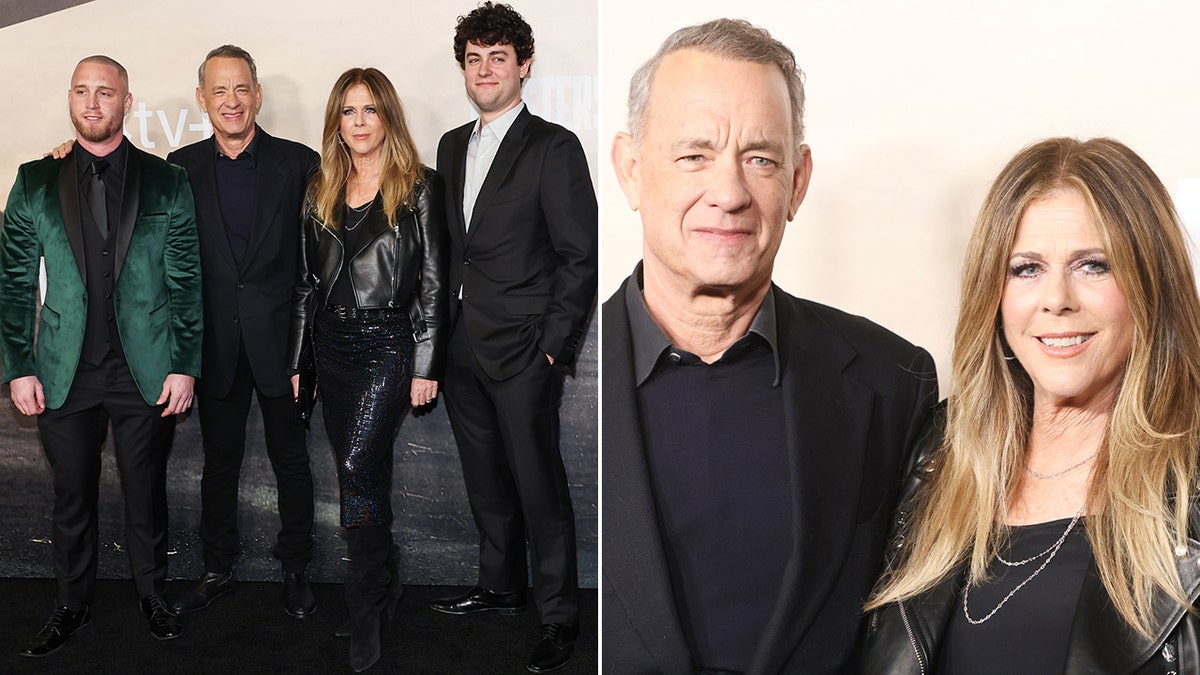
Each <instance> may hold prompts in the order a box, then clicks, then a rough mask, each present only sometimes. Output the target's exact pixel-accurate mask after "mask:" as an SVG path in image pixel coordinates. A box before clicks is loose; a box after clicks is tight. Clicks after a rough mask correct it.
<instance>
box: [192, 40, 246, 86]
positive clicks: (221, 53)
mask: <svg viewBox="0 0 1200 675" xmlns="http://www.w3.org/2000/svg"><path fill="white" fill-rule="evenodd" d="M217 57H225V58H230V59H241V60H243V61H245V62H246V65H248V66H250V83H251V84H253V85H255V86H258V66H257V65H255V64H254V57H253V56H250V52H248V51H246V50H245V49H242V48H241V47H238V46H237V45H221V46H220V47H217V48H216V49H214V50H212V51H211V52H209V53H208V55H207V56H205V57H204V61H202V62H201V63H200V71H199V82H200V86H201V87H203V86H204V67H205V66H207V65H208V62H209V60H210V59H215V58H217Z"/></svg>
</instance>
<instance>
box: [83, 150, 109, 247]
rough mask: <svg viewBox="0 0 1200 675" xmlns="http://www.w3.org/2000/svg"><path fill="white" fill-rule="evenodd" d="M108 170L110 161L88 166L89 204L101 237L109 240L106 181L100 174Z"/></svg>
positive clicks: (95, 161) (97, 162)
mask: <svg viewBox="0 0 1200 675" xmlns="http://www.w3.org/2000/svg"><path fill="white" fill-rule="evenodd" d="M107 168H108V160H106V159H97V160H94V161H93V162H92V163H91V164H89V165H88V173H89V174H90V177H89V178H88V181H87V204H88V210H89V211H91V212H92V220H94V221H96V227H97V229H99V230H100V236H101V237H104V238H105V239H107V238H108V202H107V200H106V199H105V195H104V181H103V180H102V179H101V178H100V174H102V173H104V170H105V169H107Z"/></svg>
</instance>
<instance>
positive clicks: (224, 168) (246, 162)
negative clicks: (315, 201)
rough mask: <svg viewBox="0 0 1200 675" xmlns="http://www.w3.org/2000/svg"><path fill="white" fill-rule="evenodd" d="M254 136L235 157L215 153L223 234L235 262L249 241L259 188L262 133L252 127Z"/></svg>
mask: <svg viewBox="0 0 1200 675" xmlns="http://www.w3.org/2000/svg"><path fill="white" fill-rule="evenodd" d="M254 131H255V133H254V137H253V138H251V139H250V144H249V145H247V146H246V147H245V148H244V149H243V150H242V151H241V153H239V154H238V156H237V157H236V158H233V157H228V156H226V155H224V154H223V153H222V152H221V146H220V145H218V144H216V143H214V144H213V147H215V148H216V152H217V161H216V167H217V201H218V202H220V205H221V220H223V221H225V234H226V236H228V237H229V247H230V248H231V249H233V258H234V260H236V261H237V263H238V265H241V264H242V258H244V257H245V256H246V247H247V246H248V245H249V244H250V227H251V225H252V224H253V223H254V195H255V193H256V192H257V191H258V160H257V156H258V139H259V137H260V136H261V135H262V134H260V133H258V127H255V130H254Z"/></svg>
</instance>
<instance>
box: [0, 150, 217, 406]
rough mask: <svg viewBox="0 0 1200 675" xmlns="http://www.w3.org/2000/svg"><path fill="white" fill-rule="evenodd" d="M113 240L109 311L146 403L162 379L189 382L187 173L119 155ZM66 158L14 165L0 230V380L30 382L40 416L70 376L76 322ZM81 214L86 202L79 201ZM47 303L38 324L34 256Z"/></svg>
mask: <svg viewBox="0 0 1200 675" xmlns="http://www.w3.org/2000/svg"><path fill="white" fill-rule="evenodd" d="M124 193H125V194H124V196H123V198H122V203H121V216H120V218H119V222H118V223H117V232H116V237H115V251H114V253H115V255H116V258H115V261H114V267H115V275H116V277H117V278H116V280H115V283H114V289H113V305H114V308H115V310H116V322H117V332H118V334H119V335H120V338H121V346H122V348H123V349H124V352H125V357H126V360H127V361H128V363H129V370H130V372H131V373H132V374H133V379H134V381H135V382H136V383H137V386H138V389H139V390H140V391H141V393H142V397H143V398H144V399H145V400H146V403H148V404H151V405H153V404H154V402H155V401H157V400H158V397H159V395H160V394H161V393H162V385H163V381H164V380H165V379H166V376H167V375H168V374H170V373H178V374H181V375H191V376H193V377H195V376H199V375H200V340H201V318H202V317H201V312H202V309H201V308H202V301H201V294H200V249H199V243H198V239H197V234H196V216H195V208H194V206H193V203H192V191H191V188H190V187H188V182H187V173H186V172H185V171H184V170H183V169H181V168H179V167H177V166H174V165H172V164H168V163H167V162H166V161H164V160H162V159H160V158H158V157H155V156H153V155H150V154H147V153H145V152H142V151H141V150H138V149H137V148H134V147H132V146H131V147H130V148H129V159H128V163H127V165H126V168H125V190H124ZM80 206H81V201H80V196H79V188H78V177H77V174H76V169H75V156H74V154H71V155H68V156H67V157H66V158H65V159H62V160H56V159H53V158H50V157H47V158H44V159H40V160H37V161H34V162H29V163H27V164H23V165H21V167H20V169H19V170H18V172H17V180H16V183H15V184H14V185H13V189H12V192H11V193H10V194H9V197H8V206H7V207H6V208H5V214H4V227H3V229H0V368H2V369H3V372H2V374H3V378H4V379H3V381H4V382H9V381H11V380H13V379H15V378H18V377H24V376H27V375H37V377H38V379H39V380H40V381H41V384H42V388H43V391H44V393H45V397H46V407H47V408H58V407H61V406H62V404H63V402H64V401H65V400H66V398H67V393H68V392H69V391H70V389H71V383H72V381H73V380H74V379H75V371H76V368H77V367H78V365H79V358H80V354H81V353H82V349H83V332H84V327H85V324H86V319H87V292H88V291H87V287H86V283H85V281H84V280H85V279H86V276H85V274H84V271H85V269H86V267H85V265H86V259H85V255H84V250H83V229H82V228H83V223H82V221H81V219H80ZM84 208H86V205H84ZM43 257H44V258H45V264H46V295H45V300H44V302H43V304H42V311H41V317H40V321H38V322H37V333H36V334H37V345H36V348H35V345H34V334H35V333H34V322H35V316H37V313H36V310H37V287H38V270H39V265H38V261H39V258H43Z"/></svg>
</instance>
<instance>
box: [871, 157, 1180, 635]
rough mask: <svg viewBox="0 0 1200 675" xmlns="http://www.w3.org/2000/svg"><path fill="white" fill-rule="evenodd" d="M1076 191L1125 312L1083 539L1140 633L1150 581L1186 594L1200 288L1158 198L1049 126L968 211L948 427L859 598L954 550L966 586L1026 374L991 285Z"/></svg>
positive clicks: (1024, 401) (1135, 165)
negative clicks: (896, 548) (903, 522)
mask: <svg viewBox="0 0 1200 675" xmlns="http://www.w3.org/2000/svg"><path fill="white" fill-rule="evenodd" d="M1064 189H1066V190H1074V191H1077V192H1078V193H1079V194H1080V195H1082V196H1083V198H1084V200H1085V201H1086V202H1087V203H1088V205H1089V207H1090V209H1091V212H1092V216H1093V218H1094V220H1095V223H1096V226H1097V228H1098V229H1099V232H1100V237H1101V241H1102V242H1103V244H1104V249H1105V251H1106V253H1107V255H1108V258H1109V261H1110V264H1111V268H1112V271H1113V274H1114V276H1115V278H1116V282H1117V285H1118V287H1119V288H1120V289H1121V291H1122V292H1123V293H1124V295H1125V299H1126V302H1127V304H1128V306H1129V310H1130V313H1131V314H1132V316H1133V322H1134V337H1133V346H1132V350H1131V354H1130V357H1129V362H1128V364H1127V367H1126V370H1125V373H1124V377H1123V381H1122V383H1121V387H1120V392H1119V393H1118V395H1117V398H1116V401H1115V405H1114V409H1113V413H1112V419H1111V421H1110V423H1109V428H1108V431H1107V437H1106V439H1105V441H1104V444H1103V448H1102V452H1101V454H1100V456H1099V458H1098V460H1097V464H1096V466H1095V470H1094V474H1093V477H1092V482H1091V485H1090V487H1089V489H1088V495H1087V509H1088V513H1089V515H1088V517H1087V528H1088V540H1089V542H1090V543H1091V547H1092V553H1093V556H1094V558H1095V560H1096V564H1097V567H1098V568H1099V571H1100V577H1101V579H1102V581H1103V582H1104V587H1105V589H1106V590H1107V591H1108V596H1109V598H1110V600H1111V601H1112V603H1113V606H1114V607H1115V608H1116V609H1117V611H1118V612H1119V613H1120V614H1121V616H1122V617H1123V618H1124V619H1125V620H1126V621H1127V622H1128V623H1129V625H1130V626H1131V627H1133V628H1134V629H1135V630H1137V631H1138V632H1140V633H1142V634H1143V635H1147V636H1148V635H1149V630H1150V621H1151V617H1152V611H1151V610H1152V600H1153V592H1154V589H1155V588H1158V589H1160V590H1161V591H1163V592H1165V593H1166V594H1167V595H1169V596H1170V597H1172V598H1173V599H1174V600H1175V601H1177V602H1179V603H1180V604H1182V605H1185V606H1186V605H1188V600H1187V598H1186V597H1185V596H1184V593H1183V588H1182V585H1181V583H1180V579H1179V574H1178V571H1177V570H1176V567H1175V557H1174V550H1175V548H1176V547H1177V546H1180V545H1183V544H1186V541H1187V522H1188V510H1189V508H1190V506H1191V503H1192V501H1193V499H1194V497H1193V488H1194V486H1195V485H1196V470H1197V462H1196V453H1197V441H1198V440H1200V299H1198V298H1197V293H1196V282H1195V280H1194V278H1193V276H1192V266H1191V262H1190V260H1189V258H1188V251H1187V244H1186V241H1185V236H1184V234H1183V229H1182V227H1181V226H1180V223H1179V218H1178V216H1177V215H1176V213H1175V207H1174V205H1173V204H1172V202H1171V198H1170V195H1169V194H1168V193H1167V190H1166V188H1165V187H1164V186H1163V184H1162V182H1161V181H1160V180H1159V179H1158V177H1157V176H1156V175H1155V174H1154V172H1153V171H1152V170H1151V169H1150V167H1149V166H1148V165H1147V164H1146V163H1145V162H1144V161H1143V160H1142V159H1141V158H1140V157H1138V156H1137V154H1135V153H1134V152H1133V151H1132V150H1130V149H1129V148H1128V147H1126V146H1125V145H1123V144H1121V143H1119V142H1118V141H1115V140H1112V139H1108V138H1097V139H1092V140H1089V141H1082V142H1081V141H1078V140H1075V139H1070V138H1054V139H1049V140H1045V141H1042V142H1040V143H1036V144H1034V145H1032V146H1030V147H1028V148H1025V149H1024V150H1022V151H1021V152H1020V153H1019V154H1018V155H1017V156H1016V157H1014V158H1013V159H1012V160H1011V161H1010V162H1009V163H1008V165H1007V166H1005V167H1004V169H1003V170H1002V171H1001V172H1000V175H999V176H998V177H997V178H996V181H995V183H994V184H993V185H992V187H991V190H990V192H989V193H988V196H987V199H986V200H985V201H984V204H983V207H982V208H981V210H980V213H979V218H978V220H977V222H976V225H975V231H974V233H973V235H972V237H971V242H970V244H969V246H968V251H967V258H966V262H965V265H964V268H963V275H962V298H961V300H960V305H959V318H958V326H957V328H956V330H955V340H954V355H953V373H954V382H955V386H956V388H957V390H956V391H955V392H954V394H953V395H952V396H951V397H950V400H949V406H948V416H947V431H946V436H945V440H944V442H943V446H942V448H941V449H940V453H939V459H938V463H937V467H936V470H935V472H934V474H933V478H932V480H931V481H930V483H929V485H928V486H927V489H925V490H924V491H923V494H922V495H921V496H920V497H919V498H918V502H917V504H915V510H914V512H913V514H912V525H911V529H910V530H909V531H908V533H907V536H906V539H905V546H904V548H903V550H902V553H901V555H900V556H899V558H898V559H897V561H896V562H897V564H896V565H895V566H894V567H893V570H892V571H891V572H889V573H887V574H886V575H885V576H884V578H883V579H882V580H881V582H880V585H879V587H878V588H877V589H876V591H875V593H874V594H873V595H872V597H871V599H870V600H869V602H868V603H867V609H868V610H869V609H874V608H876V607H879V606H882V605H885V604H887V603H891V602H896V601H898V600H903V599H905V598H909V597H912V596H914V595H917V594H919V593H921V592H923V591H925V590H928V589H929V588H931V587H932V586H934V585H936V584H938V583H939V582H941V581H943V580H944V579H945V578H946V577H947V576H948V575H950V574H952V573H953V572H954V571H955V570H957V569H958V568H959V566H960V565H963V564H964V563H965V564H966V566H967V572H968V574H967V576H968V581H969V582H970V583H975V584H977V583H980V582H982V581H984V580H985V579H986V578H987V567H988V564H989V563H990V561H991V560H992V558H993V557H994V556H995V555H996V552H997V549H998V547H999V545H1000V544H1001V543H1002V542H1003V541H1004V540H1005V538H1006V537H1007V535H1008V527H1007V525H1006V514H1007V512H1008V506H1009V503H1010V500H1011V499H1012V498H1013V496H1014V494H1015V491H1016V488H1017V486H1018V485H1019V484H1020V480H1021V474H1022V472H1023V470H1024V469H1023V467H1024V454H1025V448H1026V443H1027V441H1028V438H1029V433H1030V427H1031V423H1032V422H1031V420H1032V405H1033V386H1032V383H1031V380H1030V378H1029V375H1028V374H1026V373H1025V371H1024V370H1023V369H1022V368H1021V366H1020V364H1019V363H1018V362H1016V361H1006V360H1005V358H1004V340H1003V336H1002V334H1001V330H1000V298H1001V294H1002V293H1003V291H1004V284H1005V279H1006V277H1007V269H1008V258H1009V255H1010V252H1011V250H1012V246H1013V241H1014V239H1015V237H1016V232H1017V225H1018V223H1019V221H1020V219H1021V216H1022V214H1023V213H1024V212H1025V209H1026V208H1027V207H1028V206H1029V204H1030V203H1031V202H1033V201H1035V200H1037V199H1039V198H1041V197H1044V196H1047V195H1048V194H1050V193H1052V192H1054V191H1056V190H1064Z"/></svg>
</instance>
